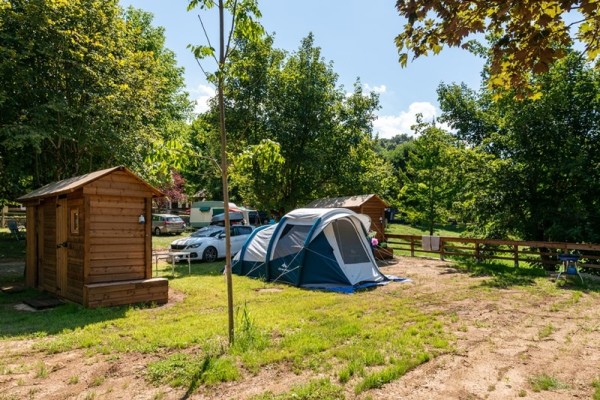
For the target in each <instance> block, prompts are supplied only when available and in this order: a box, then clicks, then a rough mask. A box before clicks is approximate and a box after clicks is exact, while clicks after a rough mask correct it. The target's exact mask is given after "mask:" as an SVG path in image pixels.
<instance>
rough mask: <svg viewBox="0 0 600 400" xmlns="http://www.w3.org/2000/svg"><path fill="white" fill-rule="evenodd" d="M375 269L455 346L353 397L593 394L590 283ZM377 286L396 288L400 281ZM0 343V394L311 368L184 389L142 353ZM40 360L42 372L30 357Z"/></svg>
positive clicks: (413, 265) (228, 390)
mask: <svg viewBox="0 0 600 400" xmlns="http://www.w3.org/2000/svg"><path fill="white" fill-rule="evenodd" d="M382 270H383V271H384V272H385V273H386V274H393V275H399V276H405V277H409V278H411V279H412V281H413V282H412V283H408V284H403V286H402V289H401V290H403V293H405V294H406V295H407V296H412V297H413V298H414V299H415V301H416V302H417V304H419V306H420V307H422V308H423V309H425V310H427V311H431V312H437V313H439V315H440V317H441V318H443V319H444V321H445V323H447V324H448V326H449V327H450V329H451V330H452V332H453V333H454V334H455V335H456V337H457V343H456V351H455V352H454V353H452V354H446V355H442V356H440V357H437V358H435V359H433V360H431V361H430V362H428V363H426V364H424V365H421V366H419V367H418V368H416V369H414V370H412V371H410V372H409V373H408V374H406V375H405V376H404V377H402V378H401V379H399V380H398V381H395V382H393V383H391V384H388V385H386V386H385V387H383V388H382V389H380V390H375V391H370V392H369V393H367V394H365V395H363V396H361V397H360V398H367V396H370V398H372V399H419V400H420V399H465V400H466V399H515V398H528V399H574V398H579V399H590V398H592V395H593V392H594V389H593V387H592V382H594V381H595V380H598V379H600V308H599V307H598V299H599V298H600V296H599V295H598V294H597V293H585V292H584V293H581V292H579V291H573V290H569V289H559V290H557V291H556V293H555V294H554V293H553V295H552V296H551V297H543V296H540V295H539V293H537V292H536V291H535V289H534V288H533V287H532V288H510V289H497V288H491V289H489V290H488V289H485V287H483V288H482V287H481V285H482V283H483V282H484V281H486V280H489V279H490V278H486V277H472V276H469V275H467V274H464V273H460V272H458V271H457V270H455V269H454V268H453V267H452V265H451V264H449V263H445V262H441V261H435V260H425V259H415V258H397V259H396V260H395V261H394V262H393V263H390V264H388V265H386V266H384V267H382ZM549 284H550V283H549ZM406 285H408V286H406ZM474 287H477V288H479V289H478V290H473V288H474ZM377 290H390V291H393V290H399V285H388V286H386V287H384V288H380V289H377ZM170 299H171V301H180V300H181V296H180V295H177V294H176V293H172V296H170ZM0 319H1V318H0ZM0 344H1V347H0V400H4V399H24V398H30V399H93V398H96V399H128V400H134V399H135V400H137V399H140V400H141V399H185V398H189V399H202V400H208V399H244V398H249V397H251V396H254V395H257V394H259V393H262V392H264V391H266V390H271V391H272V392H274V393H278V392H283V391H286V390H288V389H289V388H290V387H291V386H293V385H296V384H301V383H304V382H306V381H307V379H308V378H310V377H307V376H303V375H297V374H293V373H291V372H289V371H286V370H283V369H279V368H277V367H272V368H266V369H265V370H263V371H262V372H261V373H259V374H258V375H257V376H252V377H248V379H246V380H243V381H240V382H234V383H229V384H225V385H222V386H220V387H219V388H218V391H208V392H206V391H201V392H198V393H194V394H188V393H185V391H182V390H176V389H173V388H170V387H166V386H165V387H153V386H151V385H149V384H147V383H146V382H145V380H144V377H143V372H144V369H145V366H146V365H147V363H148V362H150V361H152V360H153V358H152V357H150V356H145V355H138V354H131V355H119V358H118V359H117V360H115V359H114V357H111V356H108V355H93V356H89V355H87V354H86V353H85V352H84V351H81V350H77V351H70V352H66V353H60V354H51V355H48V354H43V353H39V352H36V351H35V350H33V347H32V345H33V341H31V340H24V341H4V342H0ZM42 363H43V365H45V366H46V368H47V371H46V374H45V376H39V375H44V374H40V373H39V371H40V368H37V367H35V366H36V365H42ZM31 366H34V367H31ZM9 371H10V373H8V372H9ZM544 375H546V376H549V377H552V378H554V379H556V380H557V381H558V382H559V383H560V385H559V387H558V388H553V389H551V390H545V391H541V392H535V391H534V390H533V387H532V380H534V379H535V378H536V377H540V376H544ZM347 398H348V399H352V398H354V397H353V394H352V393H347Z"/></svg>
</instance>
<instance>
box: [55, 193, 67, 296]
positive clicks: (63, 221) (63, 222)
mask: <svg viewBox="0 0 600 400" xmlns="http://www.w3.org/2000/svg"><path fill="white" fill-rule="evenodd" d="M67 216H68V212H67V199H66V198H64V199H60V198H59V199H58V201H57V204H56V286H57V288H56V289H57V292H58V294H59V295H61V296H65V295H66V294H67V246H68V243H67V229H68V225H69V224H68V221H67Z"/></svg>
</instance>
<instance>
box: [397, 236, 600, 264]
mask: <svg viewBox="0 0 600 400" xmlns="http://www.w3.org/2000/svg"><path fill="white" fill-rule="evenodd" d="M422 239H423V237H422V236H418V235H396V234H388V235H387V242H388V245H389V246H391V247H393V248H394V249H395V250H396V251H395V253H396V254H399V253H400V254H402V253H404V254H407V253H408V254H410V256H411V257H415V256H416V255H422V256H431V255H439V257H440V259H442V260H443V259H444V258H445V257H459V258H472V259H475V260H477V261H485V260H510V261H513V262H514V264H515V266H518V265H519V262H527V263H531V264H540V265H543V266H544V267H545V268H548V269H551V268H553V267H554V266H555V265H556V264H558V263H559V261H558V255H559V254H567V253H575V254H578V255H579V257H580V258H579V259H580V262H579V266H580V267H582V268H590V269H593V270H594V271H595V272H596V273H598V272H600V264H599V260H600V244H582V243H563V242H536V241H518V240H498V239H473V238H462V237H443V236H441V237H440V238H439V239H440V246H439V250H436V251H432V250H429V251H427V250H423V242H422Z"/></svg>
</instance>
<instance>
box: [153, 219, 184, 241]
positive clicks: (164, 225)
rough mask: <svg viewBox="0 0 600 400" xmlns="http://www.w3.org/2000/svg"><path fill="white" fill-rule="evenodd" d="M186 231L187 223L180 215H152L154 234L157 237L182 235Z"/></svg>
mask: <svg viewBox="0 0 600 400" xmlns="http://www.w3.org/2000/svg"><path fill="white" fill-rule="evenodd" d="M183 231H185V222H183V220H182V219H181V217H180V216H179V215H173V214H152V232H154V234H155V235H156V236H159V235H161V234H163V233H175V234H180V233H183Z"/></svg>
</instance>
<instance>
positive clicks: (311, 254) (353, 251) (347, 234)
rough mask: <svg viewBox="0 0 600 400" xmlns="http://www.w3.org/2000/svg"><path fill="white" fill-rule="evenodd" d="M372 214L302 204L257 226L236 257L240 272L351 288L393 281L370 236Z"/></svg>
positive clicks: (321, 286)
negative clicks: (381, 267) (271, 222)
mask: <svg viewBox="0 0 600 400" xmlns="http://www.w3.org/2000/svg"><path fill="white" fill-rule="evenodd" d="M369 224H370V219H369V218H368V217H367V216H364V215H360V214H356V213H354V212H353V211H350V210H347V209H298V210H294V211H292V212H290V213H288V214H286V215H285V216H284V217H283V218H282V219H281V220H280V222H279V223H277V224H275V225H270V226H267V227H264V228H260V229H257V230H255V231H254V232H253V234H252V235H251V236H250V237H249V238H248V240H247V241H246V243H245V244H244V246H243V247H242V250H241V251H240V252H239V253H238V254H237V255H236V256H235V258H234V260H233V264H232V271H233V273H235V274H238V275H243V276H250V277H254V278H260V279H265V280H267V281H271V282H284V283H287V284H291V285H294V286H299V287H304V288H310V289H319V290H332V291H337V292H344V293H352V292H354V291H355V290H358V289H364V288H367V287H371V286H374V285H381V284H386V283H388V282H390V279H388V278H387V277H386V276H385V275H383V274H382V273H381V272H380V271H379V268H378V267H377V264H376V262H375V259H374V257H373V253H372V250H371V247H370V242H369V239H368V237H367V235H366V232H367V231H368V227H369Z"/></svg>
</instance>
